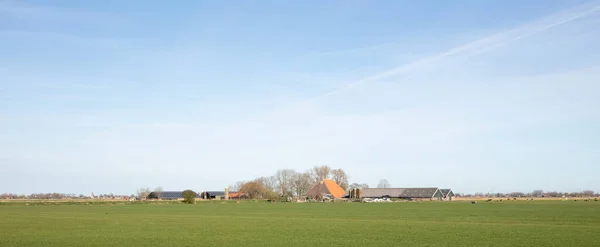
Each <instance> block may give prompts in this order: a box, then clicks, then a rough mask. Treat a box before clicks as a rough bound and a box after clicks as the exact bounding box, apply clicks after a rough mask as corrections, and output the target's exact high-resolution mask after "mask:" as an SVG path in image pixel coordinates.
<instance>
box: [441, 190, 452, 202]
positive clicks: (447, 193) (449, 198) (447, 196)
mask: <svg viewBox="0 0 600 247" xmlns="http://www.w3.org/2000/svg"><path fill="white" fill-rule="evenodd" d="M440 191H441V192H442V197H443V199H444V201H452V198H454V192H452V190H451V189H441V190H440Z"/></svg>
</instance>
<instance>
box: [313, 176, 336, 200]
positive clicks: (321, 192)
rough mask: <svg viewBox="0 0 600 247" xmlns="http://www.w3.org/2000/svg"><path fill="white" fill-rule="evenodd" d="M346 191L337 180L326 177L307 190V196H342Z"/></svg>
mask: <svg viewBox="0 0 600 247" xmlns="http://www.w3.org/2000/svg"><path fill="white" fill-rule="evenodd" d="M345 193H346V192H345V191H344V189H342V187H340V186H339V185H338V184H337V183H336V182H335V181H333V180H331V179H325V180H323V181H321V182H320V183H318V184H316V185H315V186H313V187H312V188H310V189H309V190H308V192H306V197H308V198H312V199H323V198H327V197H331V198H332V199H333V198H342V197H343V196H344V194H345Z"/></svg>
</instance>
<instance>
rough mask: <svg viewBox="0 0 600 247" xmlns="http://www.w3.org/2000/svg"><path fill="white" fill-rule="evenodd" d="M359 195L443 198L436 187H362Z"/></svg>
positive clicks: (415, 198)
mask: <svg viewBox="0 0 600 247" xmlns="http://www.w3.org/2000/svg"><path fill="white" fill-rule="evenodd" d="M361 197H362V198H397V199H406V200H433V201H441V200H443V198H444V196H443V195H442V192H441V190H440V189H438V188H364V189H362V195H361Z"/></svg>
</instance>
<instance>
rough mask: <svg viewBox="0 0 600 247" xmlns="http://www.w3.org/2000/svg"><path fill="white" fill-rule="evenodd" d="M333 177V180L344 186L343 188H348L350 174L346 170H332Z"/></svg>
mask: <svg viewBox="0 0 600 247" xmlns="http://www.w3.org/2000/svg"><path fill="white" fill-rule="evenodd" d="M331 179H333V181H335V182H336V183H337V184H338V185H339V186H340V187H342V189H344V190H347V189H348V175H346V172H344V170H342V169H341V168H340V169H334V170H332V171H331Z"/></svg>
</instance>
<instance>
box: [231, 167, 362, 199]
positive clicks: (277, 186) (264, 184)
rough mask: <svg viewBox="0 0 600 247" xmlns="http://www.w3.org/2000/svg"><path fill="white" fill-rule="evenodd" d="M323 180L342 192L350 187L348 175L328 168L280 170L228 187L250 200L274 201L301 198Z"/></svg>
mask: <svg viewBox="0 0 600 247" xmlns="http://www.w3.org/2000/svg"><path fill="white" fill-rule="evenodd" d="M324 179H332V180H334V181H335V182H336V183H337V184H338V185H340V187H342V188H343V189H344V190H346V189H348V187H349V186H350V185H349V184H348V175H347V174H346V172H345V171H344V170H343V169H332V168H331V167H329V166H325V165H323V166H315V167H313V168H311V169H310V170H308V171H305V172H297V171H295V170H292V169H281V170H278V171H277V172H275V174H274V175H272V176H267V177H260V178H256V179H254V180H251V181H240V182H237V183H236V184H234V185H232V186H230V188H231V190H232V191H239V192H241V193H244V194H246V195H247V196H248V197H249V198H251V199H262V198H267V199H275V198H278V197H298V196H303V195H305V194H306V192H308V190H309V189H310V188H311V187H312V186H313V185H315V184H318V183H320V182H321V181H323V180H324Z"/></svg>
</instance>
